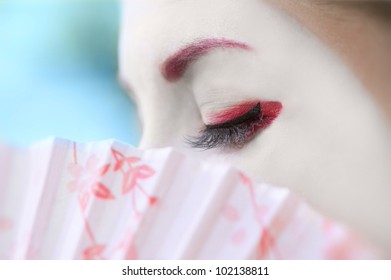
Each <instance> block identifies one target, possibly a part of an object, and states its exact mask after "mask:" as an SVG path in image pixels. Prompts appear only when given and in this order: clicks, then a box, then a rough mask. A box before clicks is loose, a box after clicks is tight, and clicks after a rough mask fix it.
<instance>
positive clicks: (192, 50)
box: [161, 38, 251, 82]
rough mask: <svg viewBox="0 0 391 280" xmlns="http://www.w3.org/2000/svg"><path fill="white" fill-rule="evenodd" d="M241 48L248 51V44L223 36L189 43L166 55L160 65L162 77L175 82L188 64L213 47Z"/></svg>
mask: <svg viewBox="0 0 391 280" xmlns="http://www.w3.org/2000/svg"><path fill="white" fill-rule="evenodd" d="M218 48H219V49H232V48H234V49H242V50H246V51H249V50H251V48H250V46H248V45H247V44H245V43H241V42H237V41H232V40H228V39H224V38H220V39H216V38H211V39H204V40H200V41H197V42H195V43H191V44H189V45H188V46H185V47H184V48H182V49H180V50H179V51H177V52H176V53H174V54H173V55H172V56H170V57H168V58H167V59H166V60H165V62H164V63H163V64H162V66H161V73H162V75H163V77H164V78H165V79H166V80H167V81H169V82H175V81H177V80H178V79H179V78H181V77H182V76H183V74H184V73H185V72H186V69H187V68H188V66H189V64H190V63H192V62H194V61H195V60H197V59H198V58H199V57H201V56H203V55H205V54H207V53H208V52H210V51H212V50H214V49H218Z"/></svg>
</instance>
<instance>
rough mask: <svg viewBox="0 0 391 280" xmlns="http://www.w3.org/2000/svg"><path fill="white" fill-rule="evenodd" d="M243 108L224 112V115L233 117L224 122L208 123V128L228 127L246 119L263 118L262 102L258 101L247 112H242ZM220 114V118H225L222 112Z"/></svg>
mask: <svg viewBox="0 0 391 280" xmlns="http://www.w3.org/2000/svg"><path fill="white" fill-rule="evenodd" d="M246 107H247V104H246ZM235 109H238V108H237V107H236V108H235ZM241 109H243V108H240V109H239V110H237V111H226V112H224V113H223V114H224V115H223V116H224V117H229V118H232V117H233V119H228V120H223V122H221V123H214V124H209V125H206V128H207V129H216V128H227V127H232V126H235V125H238V124H241V123H244V122H246V121H250V120H255V119H260V118H262V110H261V103H260V102H258V103H256V104H255V106H254V105H253V106H252V108H251V109H250V110H249V111H247V112H245V113H242V114H240V113H241ZM239 114H240V115H239ZM237 115H238V116H237ZM219 116H220V117H218V118H220V120H221V119H223V118H222V115H221V114H220V115H219Z"/></svg>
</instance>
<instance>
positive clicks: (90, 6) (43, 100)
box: [0, 0, 139, 145]
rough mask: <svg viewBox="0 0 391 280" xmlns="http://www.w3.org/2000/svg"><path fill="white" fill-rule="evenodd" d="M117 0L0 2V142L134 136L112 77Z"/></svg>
mask: <svg viewBox="0 0 391 280" xmlns="http://www.w3.org/2000/svg"><path fill="white" fill-rule="evenodd" d="M118 22H119V3H118V1H103V0H101V1H99V0H98V1H11V0H8V1H0V141H2V142H4V141H5V142H9V143H13V144H18V145H28V144H30V143H32V142H35V141H38V140H40V139H42V138H45V137H49V136H58V137H62V138H67V139H71V140H76V141H93V140H103V139H107V138H115V139H118V140H121V141H123V142H126V143H129V144H134V145H135V144H137V142H138V140H139V131H138V123H137V117H136V112H135V108H134V105H133V104H132V102H131V101H130V99H129V98H128V96H127V95H126V93H125V92H124V91H123V90H122V89H121V88H120V86H119V85H118V82H117V38H118Z"/></svg>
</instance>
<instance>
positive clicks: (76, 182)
mask: <svg viewBox="0 0 391 280" xmlns="http://www.w3.org/2000/svg"><path fill="white" fill-rule="evenodd" d="M111 155H112V157H110V158H109V160H108V162H102V161H101V160H99V158H98V157H97V156H95V155H91V156H89V157H88V158H87V160H86V161H85V163H84V164H80V162H79V159H78V152H77V145H76V143H73V162H72V163H70V164H69V165H68V172H69V173H70V174H71V176H72V177H73V180H72V181H71V182H69V184H68V189H69V190H70V191H71V192H77V194H78V202H79V206H80V210H81V214H82V217H83V221H84V226H85V230H86V234H87V237H88V239H89V241H90V243H91V245H90V246H89V247H87V248H85V249H84V250H83V252H82V257H83V259H89V260H92V259H105V258H104V256H103V253H104V252H105V250H106V245H104V244H99V243H98V242H97V241H96V238H95V235H94V231H93V229H92V227H91V225H90V223H89V221H88V219H87V217H86V215H85V211H86V208H87V207H88V205H89V203H90V200H91V197H92V196H94V197H96V198H97V199H100V200H104V201H110V200H115V199H116V196H115V195H114V194H113V192H112V191H111V190H110V187H108V186H106V185H105V184H104V183H103V182H104V178H105V176H108V175H109V174H110V173H113V174H115V173H120V174H121V175H122V178H123V180H122V188H121V194H119V195H127V194H130V195H131V200H132V209H133V212H134V214H135V216H136V217H137V218H140V217H141V212H140V211H139V210H138V209H137V206H136V191H139V192H140V193H141V194H142V195H143V196H144V197H145V198H146V199H147V201H148V203H149V205H151V206H152V205H155V204H156V203H157V201H158V199H157V198H156V197H154V196H150V195H149V194H148V193H147V192H146V191H145V189H144V188H143V187H142V186H141V185H140V181H143V180H147V179H149V178H150V177H152V176H153V175H154V174H155V171H154V170H153V169H152V168H151V167H150V166H148V165H146V164H140V163H141V158H138V157H133V156H131V157H126V156H125V155H124V154H123V153H121V152H120V151H118V150H116V149H114V148H111ZM121 247H123V246H118V247H117V249H118V248H121ZM131 247H132V248H133V249H132V252H133V253H132V254H130V255H131V256H132V258H135V257H136V255H137V253H136V251H137V249H136V248H135V245H134V244H133V245H131ZM128 255H129V254H128Z"/></svg>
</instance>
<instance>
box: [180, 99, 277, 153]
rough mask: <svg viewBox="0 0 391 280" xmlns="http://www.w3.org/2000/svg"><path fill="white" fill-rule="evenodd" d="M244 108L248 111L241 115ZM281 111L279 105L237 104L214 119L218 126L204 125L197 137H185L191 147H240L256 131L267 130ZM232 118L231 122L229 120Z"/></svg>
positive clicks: (250, 138) (275, 103)
mask: <svg viewBox="0 0 391 280" xmlns="http://www.w3.org/2000/svg"><path fill="white" fill-rule="evenodd" d="M243 108H250V109H247V110H246V111H244V113H241V114H237V112H241V111H243ZM281 109H282V104H281V103H280V102H275V101H269V102H260V101H258V102H250V103H248V102H247V103H244V104H240V105H237V106H235V107H233V108H230V109H229V110H227V111H225V112H223V113H221V114H219V115H217V116H216V118H215V119H216V120H217V121H218V122H217V123H213V124H208V125H205V128H204V129H202V130H201V131H200V135H199V136H196V137H189V138H187V142H188V144H190V146H191V147H193V148H199V149H204V150H208V149H213V148H236V149H240V148H242V147H243V146H244V145H245V144H246V143H248V142H249V141H250V140H252V139H253V138H254V137H255V136H256V134H257V133H258V132H260V131H261V130H264V129H265V128H266V127H268V126H269V125H270V124H271V123H272V122H273V120H274V119H275V118H276V117H277V116H278V115H279V113H280V111H281ZM231 116H234V118H233V119H228V120H226V119H227V118H230V117H231Z"/></svg>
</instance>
